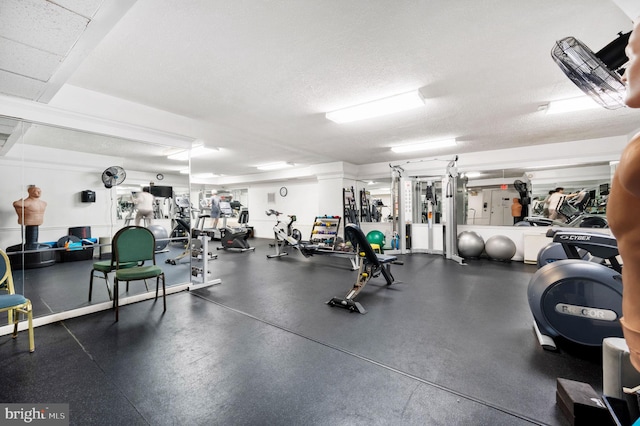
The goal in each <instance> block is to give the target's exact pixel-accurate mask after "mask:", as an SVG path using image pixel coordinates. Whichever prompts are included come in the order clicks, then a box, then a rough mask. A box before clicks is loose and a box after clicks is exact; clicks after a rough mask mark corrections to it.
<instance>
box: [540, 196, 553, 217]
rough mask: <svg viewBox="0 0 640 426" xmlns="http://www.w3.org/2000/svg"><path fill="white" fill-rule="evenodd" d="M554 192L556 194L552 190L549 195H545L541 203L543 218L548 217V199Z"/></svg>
mask: <svg viewBox="0 0 640 426" xmlns="http://www.w3.org/2000/svg"><path fill="white" fill-rule="evenodd" d="M554 192H556V191H555V190H554V189H552V190H551V191H549V195H547V197H546V198H545V199H544V201H543V202H542V216H544V217H549V199H550V198H551V196H552V195H553V194H554Z"/></svg>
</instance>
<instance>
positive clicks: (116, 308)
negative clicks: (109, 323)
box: [113, 278, 129, 322]
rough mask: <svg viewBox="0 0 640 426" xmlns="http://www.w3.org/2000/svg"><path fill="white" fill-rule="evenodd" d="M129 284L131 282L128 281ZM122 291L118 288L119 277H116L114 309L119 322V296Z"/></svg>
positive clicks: (114, 283) (114, 282)
mask: <svg viewBox="0 0 640 426" xmlns="http://www.w3.org/2000/svg"><path fill="white" fill-rule="evenodd" d="M127 284H129V282H128V281H127ZM119 293H120V291H119V289H118V279H117V278H114V280H113V309H115V310H116V322H118V302H119V301H118V297H119V295H118V294H119Z"/></svg>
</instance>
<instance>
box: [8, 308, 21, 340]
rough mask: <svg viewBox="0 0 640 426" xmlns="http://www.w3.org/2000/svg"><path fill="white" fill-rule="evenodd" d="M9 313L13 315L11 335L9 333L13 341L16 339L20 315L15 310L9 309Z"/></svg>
mask: <svg viewBox="0 0 640 426" xmlns="http://www.w3.org/2000/svg"><path fill="white" fill-rule="evenodd" d="M9 312H10V313H12V315H13V320H12V321H13V333H11V337H12V338H14V339H15V338H16V337H18V321H19V319H20V318H19V317H20V315H19V313H18V310H17V309H11V310H10V311H9Z"/></svg>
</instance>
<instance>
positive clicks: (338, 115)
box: [325, 90, 424, 123]
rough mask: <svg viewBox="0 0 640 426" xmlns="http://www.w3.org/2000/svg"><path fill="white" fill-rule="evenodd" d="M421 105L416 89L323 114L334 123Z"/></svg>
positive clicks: (371, 116) (362, 118)
mask: <svg viewBox="0 0 640 426" xmlns="http://www.w3.org/2000/svg"><path fill="white" fill-rule="evenodd" d="M422 106H424V98H423V97H422V95H420V92H419V91H418V90H414V91H413V92H407V93H402V94H400V95H394V96H390V97H388V98H384V99H379V100H376V101H371V102H367V103H364V104H360V105H354V106H351V107H347V108H343V109H339V110H337V111H332V112H328V113H326V115H325V116H326V117H327V119H328V120H331V121H334V122H336V123H349V122H351V121H357V120H365V119H367V118H373V117H380V116H382V115H388V114H393V113H396V112H400V111H406V110H409V109H413V108H418V107H422Z"/></svg>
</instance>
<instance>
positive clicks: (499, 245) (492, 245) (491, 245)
mask: <svg viewBox="0 0 640 426" xmlns="http://www.w3.org/2000/svg"><path fill="white" fill-rule="evenodd" d="M484 251H485V252H486V253H487V256H489V257H490V258H491V259H495V260H501V261H508V260H511V258H512V257H513V256H514V255H515V254H516V244H515V243H514V242H513V241H511V239H510V238H509V237H507V236H505V235H494V236H492V237H489V238H488V239H487V242H486V243H485V244H484Z"/></svg>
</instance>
